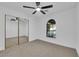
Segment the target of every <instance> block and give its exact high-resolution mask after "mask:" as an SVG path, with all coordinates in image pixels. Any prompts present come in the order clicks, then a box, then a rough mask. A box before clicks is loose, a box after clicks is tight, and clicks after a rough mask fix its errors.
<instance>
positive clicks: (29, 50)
mask: <svg viewBox="0 0 79 59" xmlns="http://www.w3.org/2000/svg"><path fill="white" fill-rule="evenodd" d="M0 56H1V57H77V56H78V55H77V53H76V50H75V49H72V48H68V47H63V46H59V45H56V44H51V43H48V42H44V41H42V40H34V41H32V42H28V43H25V44H21V45H16V46H13V47H10V48H7V49H6V50H5V51H0Z"/></svg>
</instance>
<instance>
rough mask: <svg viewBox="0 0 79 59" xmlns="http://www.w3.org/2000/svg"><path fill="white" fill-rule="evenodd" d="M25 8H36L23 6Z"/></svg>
mask: <svg viewBox="0 0 79 59" xmlns="http://www.w3.org/2000/svg"><path fill="white" fill-rule="evenodd" d="M23 7H24V8H31V9H35V8H34V7H30V6H23Z"/></svg>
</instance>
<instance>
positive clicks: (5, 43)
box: [4, 14, 29, 49]
mask: <svg viewBox="0 0 79 59" xmlns="http://www.w3.org/2000/svg"><path fill="white" fill-rule="evenodd" d="M7 16H12V15H8V14H5V20H4V29H5V30H4V37H5V49H6V48H7V47H6V20H7V19H6V17H7ZM13 17H16V16H13ZM17 18H21V17H17ZM23 19H26V18H23ZM26 20H27V21H28V42H29V20H28V19H26ZM19 32H20V31H19V20H18V42H17V43H18V45H19Z"/></svg>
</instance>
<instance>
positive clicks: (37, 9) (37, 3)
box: [23, 2, 53, 14]
mask: <svg viewBox="0 0 79 59" xmlns="http://www.w3.org/2000/svg"><path fill="white" fill-rule="evenodd" d="M36 6H37V8H35V7H30V6H23V8H30V9H35V11H34V12H33V13H32V14H35V13H36V12H37V11H40V12H41V13H43V14H46V13H45V11H43V9H47V8H52V7H53V5H47V6H42V7H40V2H36Z"/></svg>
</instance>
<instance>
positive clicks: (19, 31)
mask: <svg viewBox="0 0 79 59" xmlns="http://www.w3.org/2000/svg"><path fill="white" fill-rule="evenodd" d="M28 40H29V21H28V20H27V19H24V18H20V17H15V16H12V15H5V48H10V47H13V46H17V45H20V44H25V43H27V42H28Z"/></svg>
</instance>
